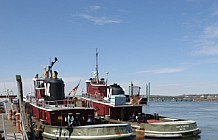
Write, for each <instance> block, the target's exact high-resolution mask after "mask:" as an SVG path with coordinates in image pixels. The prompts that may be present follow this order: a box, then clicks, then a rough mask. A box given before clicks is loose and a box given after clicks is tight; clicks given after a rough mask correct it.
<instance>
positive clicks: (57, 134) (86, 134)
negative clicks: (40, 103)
mask: <svg viewBox="0 0 218 140" xmlns="http://www.w3.org/2000/svg"><path fill="white" fill-rule="evenodd" d="M134 136H135V135H134V133H133V132H132V129H131V126H130V125H127V124H103V125H102V124H98V125H86V126H75V127H72V128H68V127H55V126H50V125H45V126H44V131H43V133H42V137H43V140H56V139H59V140H61V139H63V140H66V139H68V140H100V139H101V140H103V139H105V140H122V139H123V140H124V139H125V140H131V139H132V138H133V137H134Z"/></svg>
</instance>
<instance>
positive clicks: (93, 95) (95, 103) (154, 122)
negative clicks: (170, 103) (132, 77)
mask: <svg viewBox="0 0 218 140" xmlns="http://www.w3.org/2000/svg"><path fill="white" fill-rule="evenodd" d="M97 57H98V54H97V53H96V60H97ZM96 62H97V61H96ZM106 81H107V80H106ZM106 81H104V79H103V78H102V79H101V80H99V77H98V64H96V72H95V74H94V75H93V77H92V78H90V79H89V80H87V81H86V92H85V93H83V96H82V97H81V99H82V105H83V107H91V108H95V115H96V117H100V118H104V119H105V120H106V121H108V122H112V123H115V124H116V123H128V124H130V125H131V126H132V128H133V130H134V131H135V132H136V137H137V136H139V135H140V136H142V137H159V138H180V137H189V136H197V135H198V134H200V133H201V131H200V130H199V128H198V127H197V124H196V122H195V121H192V120H184V119H173V118H168V117H164V116H159V115H158V114H146V113H143V112H142V105H141V104H139V103H138V102H137V100H135V101H130V102H126V96H125V92H124V90H123V88H122V87H121V86H120V85H118V84H113V85H110V86H108V85H107V82H106ZM133 87H134V86H133V84H132V83H131V84H130V88H129V90H130V92H132V91H133Z"/></svg>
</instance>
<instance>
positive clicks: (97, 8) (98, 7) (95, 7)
mask: <svg viewBox="0 0 218 140" xmlns="http://www.w3.org/2000/svg"><path fill="white" fill-rule="evenodd" d="M101 8H102V7H101V6H98V5H92V6H89V10H91V11H98V10H99V9H101Z"/></svg>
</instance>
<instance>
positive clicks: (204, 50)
mask: <svg viewBox="0 0 218 140" xmlns="http://www.w3.org/2000/svg"><path fill="white" fill-rule="evenodd" d="M96 48H97V49H98V54H99V55H98V56H99V57H98V65H99V74H100V77H104V78H108V83H109V84H113V83H118V84H120V85H121V86H122V87H123V88H124V89H125V91H126V92H127V93H128V85H129V83H130V82H131V81H132V82H133V84H134V85H137V86H140V87H141V88H142V90H141V91H142V93H143V92H144V91H145V84H146V83H148V82H150V83H151V95H183V94H216V93H218V1H216V0H176V1H175V0H137V1H134V0H110V1H108V0H92V1H91V0H64V1H61V0H37V1H30V0H19V1H15V0H1V1H0V65H1V68H0V93H1V94H3V93H5V91H6V90H8V91H12V92H14V93H15V94H16V93H17V83H16V78H15V77H16V75H21V77H22V82H23V90H24V94H28V93H32V92H33V91H34V90H33V82H32V78H33V77H34V76H35V75H36V74H37V73H38V74H39V75H40V76H42V70H43V69H42V68H43V67H42V65H48V64H49V62H50V60H54V58H55V57H57V58H58V60H59V61H58V62H57V63H56V64H55V65H54V67H53V70H56V71H58V73H59V77H61V78H62V79H63V80H64V82H65V87H66V88H65V93H66V94H67V93H69V91H70V90H71V89H72V88H73V87H75V86H76V85H77V84H78V82H79V81H80V80H81V84H80V86H79V89H78V91H77V94H81V92H82V91H85V80H86V79H89V78H90V77H91V73H92V72H93V71H94V70H95V59H96V58H95V53H96ZM107 72H108V74H106V73H107Z"/></svg>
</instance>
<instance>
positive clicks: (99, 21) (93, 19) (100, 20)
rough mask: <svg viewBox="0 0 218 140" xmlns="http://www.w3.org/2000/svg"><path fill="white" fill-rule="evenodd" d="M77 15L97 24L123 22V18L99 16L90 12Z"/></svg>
mask: <svg viewBox="0 0 218 140" xmlns="http://www.w3.org/2000/svg"><path fill="white" fill-rule="evenodd" d="M75 16H77V17H80V18H83V19H86V20H88V21H91V22H93V23H94V24H96V25H104V24H114V23H115V24H117V23H122V22H123V21H122V20H121V19H118V18H114V17H105V16H99V17H98V16H92V15H88V14H78V15H75Z"/></svg>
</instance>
